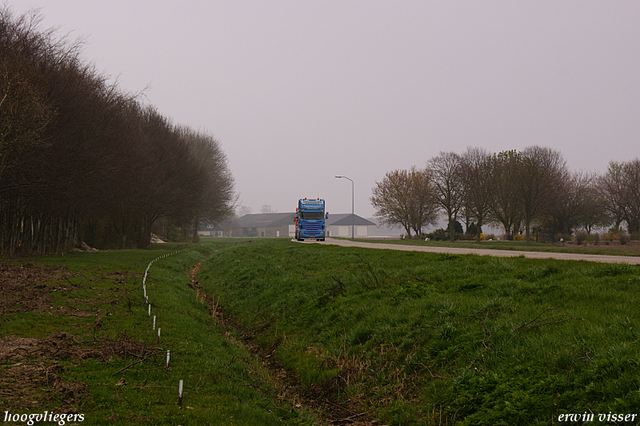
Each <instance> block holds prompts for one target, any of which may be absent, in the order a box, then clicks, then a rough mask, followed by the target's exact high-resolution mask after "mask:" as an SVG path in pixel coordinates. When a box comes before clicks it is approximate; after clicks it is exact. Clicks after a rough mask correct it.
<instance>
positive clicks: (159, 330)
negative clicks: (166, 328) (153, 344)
mask: <svg viewBox="0 0 640 426" xmlns="http://www.w3.org/2000/svg"><path fill="white" fill-rule="evenodd" d="M160 330H162V329H161V328H160V327H158V344H160Z"/></svg>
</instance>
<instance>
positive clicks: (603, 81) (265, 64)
mask: <svg viewBox="0 0 640 426" xmlns="http://www.w3.org/2000/svg"><path fill="white" fill-rule="evenodd" d="M8 4H9V5H10V6H11V7H12V8H13V10H14V13H16V14H22V13H24V12H26V11H27V10H29V9H32V8H38V9H39V10H40V14H41V15H42V17H43V21H42V24H41V27H42V28H43V29H44V28H50V27H53V26H55V27H59V34H60V35H63V34H67V33H69V36H70V38H71V39H76V38H78V37H82V38H85V39H86V46H85V48H84V58H85V59H86V62H90V63H94V64H95V66H96V68H97V69H98V70H99V71H103V72H105V73H106V74H109V75H111V76H113V77H117V78H118V79H119V82H120V86H121V88H122V90H123V91H127V92H136V91H139V90H141V89H144V88H145V87H147V86H149V89H148V90H147V91H146V96H147V98H148V102H149V103H151V104H153V105H155V106H156V107H157V109H158V110H159V112H160V113H162V114H163V115H165V116H167V117H170V118H172V119H173V121H174V122H175V123H177V124H184V125H188V126H190V127H192V128H194V129H196V130H197V129H201V130H205V131H207V132H208V133H210V134H212V135H213V136H215V137H216V138H217V139H218V140H219V141H220V143H221V145H222V148H223V149H224V151H225V152H226V154H227V156H228V159H229V166H230V168H231V171H232V173H233V175H234V178H235V181H236V190H237V191H238V192H239V193H240V199H241V201H242V204H243V205H246V206H249V207H251V208H252V210H253V212H259V211H260V208H261V206H262V205H263V204H268V205H271V207H272V208H273V209H274V210H277V211H281V212H282V211H293V210H295V205H296V201H297V199H298V198H303V197H314V198H315V197H321V198H325V199H327V202H328V211H330V212H334V213H344V212H350V211H351V183H350V182H349V181H347V180H344V179H340V180H339V179H335V178H334V175H336V174H340V175H346V176H349V177H350V178H351V179H353V180H354V181H355V189H356V213H358V214H360V215H362V216H364V217H368V216H371V215H373V213H374V209H373V208H372V207H371V204H370V201H369V198H370V196H371V189H372V188H373V186H374V185H375V182H376V181H381V180H382V178H383V177H384V174H385V173H386V172H387V171H390V170H393V169H405V168H410V167H411V166H413V165H415V166H418V167H423V166H424V165H425V163H426V161H427V160H428V159H429V158H431V157H433V156H435V155H437V154H438V152H439V151H456V152H458V153H462V152H463V151H465V150H466V148H467V146H479V147H483V148H486V149H488V150H490V151H491V152H499V151H501V150H506V149H522V148H524V147H526V146H530V145H541V146H550V147H554V148H556V149H558V150H560V151H561V152H562V153H563V154H564V156H565V158H566V159H567V162H568V165H569V167H570V168H571V169H573V170H591V171H604V170H606V167H607V163H608V162H609V161H611V160H616V161H625V160H629V159H633V158H636V157H639V156H640V152H639V148H638V147H639V146H640V144H639V143H638V142H639V135H640V77H639V76H640V2H638V1H636V0H633V1H631V0H629V1H589V0H573V1H557V0H553V1H544V0H535V1H522V0H519V1H512V0H509V1H476V0H474V1H427V0H420V1H417V0H416V1H414V0H405V1H400V0H398V1H383V0H361V1H355V0H353V1H349V0H339V1H338V0H322V1H319V0H318V1H310V0H291V1H284V0H271V1H243V0H225V1H215V0H214V1H190V0H181V1H180V2H177V1H176V2H173V1H163V0H126V1H123V0H108V1H103V0H91V1H87V0H17V1H15V0H14V1H11V0H10V1H9V3H8Z"/></svg>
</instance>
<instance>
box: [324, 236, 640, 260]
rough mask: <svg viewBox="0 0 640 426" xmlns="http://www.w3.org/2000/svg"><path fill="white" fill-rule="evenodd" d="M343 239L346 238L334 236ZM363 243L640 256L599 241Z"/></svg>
mask: <svg viewBox="0 0 640 426" xmlns="http://www.w3.org/2000/svg"><path fill="white" fill-rule="evenodd" d="M332 238H335V237H332ZM336 239H344V240H347V239H348V238H336ZM355 241H360V242H363V243H381V244H401V245H410V246H424V247H458V248H476V249H477V248H481V249H494V250H512V251H541V252H549V253H582V254H602V255H610V256H640V248H639V247H638V245H636V244H635V243H634V244H628V245H620V244H615V245H607V244H605V243H600V244H599V245H597V246H594V245H590V246H585V245H581V246H578V245H575V244H573V243H565V244H564V245H563V244H560V243H538V242H535V241H532V242H530V243H526V242H524V241H481V242H480V243H476V242H475V241H468V240H465V241H456V242H455V243H452V242H450V241H424V240H421V239H413V240H400V239H388V240H376V239H356V240H355Z"/></svg>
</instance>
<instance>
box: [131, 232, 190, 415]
mask: <svg viewBox="0 0 640 426" xmlns="http://www.w3.org/2000/svg"><path fill="white" fill-rule="evenodd" d="M201 245H202V244H201ZM196 247H199V246H196ZM196 247H189V248H186V249H182V250H178V251H174V252H172V253H167V254H164V255H162V256H158V257H156V258H155V259H153V260H152V261H151V262H149V264H148V265H147V269H146V270H145V271H144V277H142V294H143V296H144V300H145V301H146V302H147V313H148V315H149V317H151V303H150V302H149V296H148V295H147V275H148V274H149V268H151V265H152V264H153V263H154V262H156V261H158V260H160V259H163V258H165V257H169V256H173V255H174V254H178V253H180V252H181V251H184V250H192V249H194V248H196ZM155 329H156V316H155V315H154V316H153V323H152V330H154V331H155ZM158 344H160V327H158ZM170 359H171V351H169V349H167V361H166V369H167V371H169V360H170ZM182 385H183V382H182V379H180V381H179V382H178V407H179V408H182V388H183V386H182Z"/></svg>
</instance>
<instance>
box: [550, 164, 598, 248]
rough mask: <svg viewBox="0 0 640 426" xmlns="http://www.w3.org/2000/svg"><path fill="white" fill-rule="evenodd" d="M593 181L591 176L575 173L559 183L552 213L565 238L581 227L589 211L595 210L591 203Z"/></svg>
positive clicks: (568, 174)
mask: <svg viewBox="0 0 640 426" xmlns="http://www.w3.org/2000/svg"><path fill="white" fill-rule="evenodd" d="M592 179H593V176H592V175H591V174H588V173H583V172H573V173H567V175H566V178H564V179H562V180H560V181H559V184H558V186H557V190H558V192H556V193H555V194H554V201H555V202H554V203H553V206H552V208H551V211H550V213H551V215H552V216H553V217H554V218H555V219H556V223H557V226H558V230H559V231H560V232H561V233H562V234H563V235H565V236H568V235H570V234H571V233H572V231H573V230H574V229H576V228H577V227H578V226H579V225H580V220H581V218H582V217H585V215H586V214H587V209H588V208H593V204H592V203H590V201H591V200H590V197H591V195H592V194H591V191H590V188H591V182H592Z"/></svg>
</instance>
